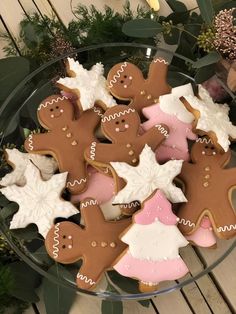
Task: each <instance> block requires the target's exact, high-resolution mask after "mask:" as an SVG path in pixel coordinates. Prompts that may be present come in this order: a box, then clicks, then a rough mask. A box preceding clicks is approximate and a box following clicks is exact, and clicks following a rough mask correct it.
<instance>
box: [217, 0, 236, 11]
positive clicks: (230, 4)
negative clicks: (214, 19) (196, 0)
mask: <svg viewBox="0 0 236 314" xmlns="http://www.w3.org/2000/svg"><path fill="white" fill-rule="evenodd" d="M212 2H213V7H214V9H215V12H216V13H218V12H219V11H220V10H224V9H227V10H229V9H232V8H235V7H236V1H235V0H233V1H225V0H213V1H212Z"/></svg>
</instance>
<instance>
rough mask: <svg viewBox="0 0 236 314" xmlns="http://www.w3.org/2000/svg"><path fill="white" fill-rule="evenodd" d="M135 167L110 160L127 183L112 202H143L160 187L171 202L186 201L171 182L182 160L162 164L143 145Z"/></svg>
mask: <svg viewBox="0 0 236 314" xmlns="http://www.w3.org/2000/svg"><path fill="white" fill-rule="evenodd" d="M139 160H140V162H139V164H138V166H137V167H133V166H130V165H128V164H127V163H125V162H111V165H112V167H113V168H114V169H115V171H116V172H117V175H118V176H119V177H121V178H123V179H124V180H125V181H126V182H127V184H126V186H125V187H124V188H123V189H122V190H121V191H119V192H118V194H117V195H116V196H115V198H114V201H113V203H114V204H122V203H123V204H124V203H131V202H133V201H139V202H140V203H141V202H143V201H144V200H145V199H146V198H148V197H149V196H150V195H151V194H152V192H153V191H154V190H155V189H160V190H161V191H162V192H163V193H164V194H165V196H166V197H167V198H168V199H169V200H170V201H171V202H172V203H179V202H186V201H187V199H186V198H185V196H184V194H183V192H182V191H181V189H180V188H177V187H176V186H175V185H174V184H173V180H174V178H175V177H176V176H177V175H178V174H179V173H180V172H181V168H182V163H183V160H170V161H168V162H167V163H165V164H164V165H159V164H158V162H157V161H156V157H155V153H154V152H153V151H152V150H151V148H150V147H149V146H148V145H145V147H144V149H143V150H142V152H141V154H140V157H139Z"/></svg>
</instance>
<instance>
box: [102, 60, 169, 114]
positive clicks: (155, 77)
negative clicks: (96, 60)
mask: <svg viewBox="0 0 236 314" xmlns="http://www.w3.org/2000/svg"><path fill="white" fill-rule="evenodd" d="M167 71H168V63H167V62H166V61H165V60H164V59H161V58H156V59H155V60H153V61H152V63H151V64H150V67H149V72H148V77H147V79H145V78H144V77H143V74H142V71H141V70H140V69H139V68H138V67H137V66H136V65H134V64H132V63H129V62H123V63H118V64H116V65H114V66H113V67H112V68H111V70H110V71H109V73H108V76H107V81H108V87H109V89H110V92H111V93H112V94H113V95H114V96H115V97H117V98H118V99H122V100H131V102H130V104H129V107H130V108H134V109H136V110H137V111H138V113H139V114H142V109H143V108H144V107H147V106H150V105H153V104H154V103H157V102H158V99H159V96H161V95H164V94H168V93H170V92H171V87H170V86H169V85H168V83H167Z"/></svg>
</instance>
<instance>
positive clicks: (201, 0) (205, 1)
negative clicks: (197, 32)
mask: <svg viewBox="0 0 236 314" xmlns="http://www.w3.org/2000/svg"><path fill="white" fill-rule="evenodd" d="M197 4H198V7H199V10H200V13H201V16H202V18H203V20H204V21H205V22H206V24H208V25H210V24H211V23H212V20H213V17H214V8H213V5H212V1H211V0H197Z"/></svg>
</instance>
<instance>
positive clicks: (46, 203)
mask: <svg viewBox="0 0 236 314" xmlns="http://www.w3.org/2000/svg"><path fill="white" fill-rule="evenodd" d="M24 177H25V180H26V184H25V185H24V186H23V187H20V186H17V185H14V184H13V185H10V186H8V187H5V188H2V189H0V191H1V193H2V194H3V195H5V196H6V198H8V199H9V200H10V201H12V202H16V203H17V204H18V205H19V210H18V212H17V213H16V214H15V215H14V216H13V219H12V221H11V223H10V229H17V228H24V227H26V226H27V225H29V224H31V223H34V224H36V225H37V226H38V231H39V233H40V234H41V235H42V236H43V237H45V236H46V234H47V232H48V230H49V229H50V228H51V226H52V225H53V223H54V219H55V218H57V217H63V218H68V217H70V216H72V215H75V214H78V210H77V208H76V207H74V206H73V205H72V204H71V203H70V202H67V201H65V200H63V199H62V198H61V193H62V191H63V189H64V188H65V185H66V177H67V173H60V174H55V175H53V176H52V177H51V178H50V179H49V180H47V181H44V180H42V178H41V176H40V171H39V170H38V168H37V167H36V166H34V165H33V163H32V162H30V161H28V164H27V166H26V170H25V173H24Z"/></svg>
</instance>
